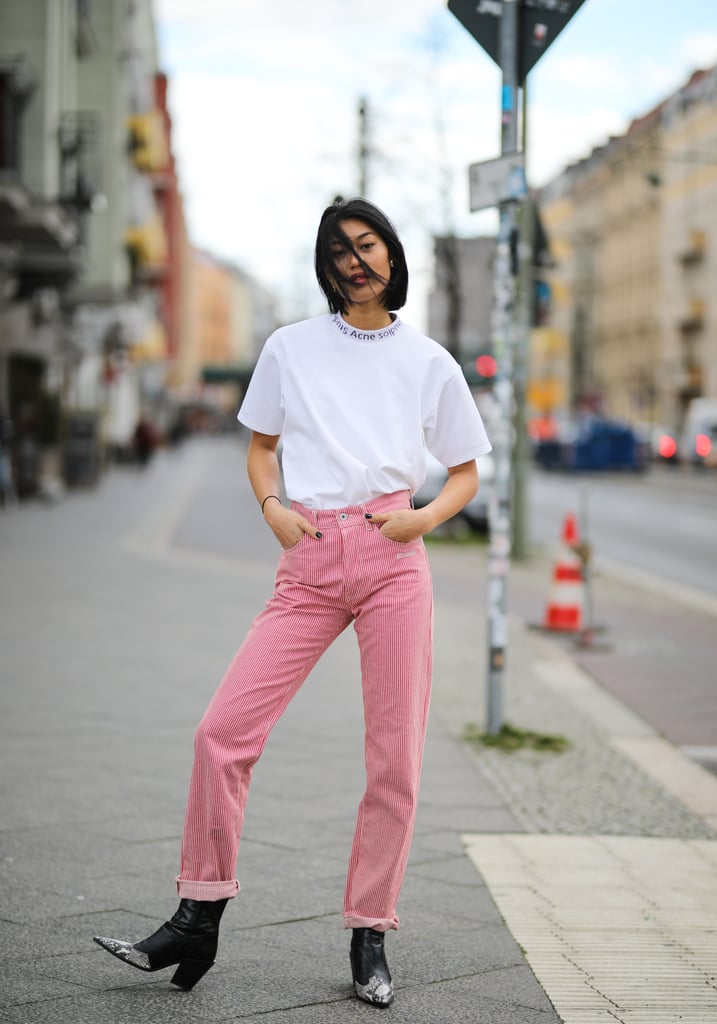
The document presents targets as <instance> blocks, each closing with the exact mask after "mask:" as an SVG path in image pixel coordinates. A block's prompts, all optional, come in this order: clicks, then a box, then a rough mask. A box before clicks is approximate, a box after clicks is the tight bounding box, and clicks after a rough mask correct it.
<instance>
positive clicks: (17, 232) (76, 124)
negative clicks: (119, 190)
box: [0, 0, 100, 496]
mask: <svg viewBox="0 0 717 1024" xmlns="http://www.w3.org/2000/svg"><path fill="white" fill-rule="evenodd" d="M95 49H96V39H95V37H94V33H93V31H92V26H91V24H90V23H89V20H88V18H87V17H86V13H85V12H84V11H83V10H81V9H80V7H79V5H78V4H76V3H75V2H73V0H23V2H18V3H15V2H5V3H3V4H2V5H0V417H2V419H3V420H4V421H7V422H8V423H11V424H12V427H11V429H7V428H5V429H4V433H5V434H6V436H7V437H8V440H9V445H10V450H11V457H12V468H13V475H14V478H15V486H16V490H17V491H18V493H19V494H20V495H21V496H22V495H24V494H28V493H32V492H33V490H34V489H35V487H36V486H37V481H38V479H39V477H40V474H41V472H42V461H43V452H44V451H45V450H46V449H48V448H52V446H53V442H54V441H56V439H57V433H58V430H59V417H60V401H59V395H60V394H61V391H62V387H63V383H64V371H65V367H66V364H67V344H68V342H67V335H66V331H65V322H64V317H63V314H62V309H61V297H62V295H63V294H64V293H65V292H66V290H67V289H68V288H69V287H70V285H71V284H72V282H73V281H74V280H75V279H76V278H77V276H78V274H79V273H80V272H81V271H82V268H83V266H84V264H85V259H86V238H87V221H88V218H89V215H90V211H91V209H92V205H93V202H94V201H95V197H96V196H97V195H98V193H99V190H100V182H99V174H98V172H99V153H98V149H97V129H98V125H97V122H96V120H94V119H93V118H92V117H91V116H88V115H86V114H83V112H82V106H81V101H80V86H79V78H80V68H81V65H82V63H83V61H85V60H87V59H89V58H90V56H91V55H92V53H93V52H94V51H95Z"/></svg>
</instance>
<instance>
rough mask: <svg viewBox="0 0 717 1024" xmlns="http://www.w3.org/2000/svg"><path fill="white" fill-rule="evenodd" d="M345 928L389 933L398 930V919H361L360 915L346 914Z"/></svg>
mask: <svg viewBox="0 0 717 1024" xmlns="http://www.w3.org/2000/svg"><path fill="white" fill-rule="evenodd" d="M344 928H373V930H374V931H375V932H389V931H391V930H392V929H397V928H398V918H397V917H391V918H386V917H359V915H358V914H344Z"/></svg>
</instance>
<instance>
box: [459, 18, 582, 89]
mask: <svg viewBox="0 0 717 1024" xmlns="http://www.w3.org/2000/svg"><path fill="white" fill-rule="evenodd" d="M511 2H514V3H515V4H516V5H517V7H518V17H519V30H518V31H519V38H520V45H519V48H518V84H519V85H522V84H523V82H524V81H525V78H526V76H527V74H528V72H529V71H530V69H531V68H532V67H533V66H534V65H535V64H537V62H538V61H539V60H540V58H541V57H542V55H543V54H544V53H545V51H546V50H547V49H548V47H549V46H550V44H551V43H552V42H554V41H555V39H557V37H558V35H559V34H560V33H561V32H562V30H563V29H564V28H565V26H566V25H567V23H568V22H569V21H570V19H571V18H572V16H573V15H574V14H575V12H576V11H577V10H578V8H579V7H581V6H582V5H583V3H584V2H585V0H511ZM448 10H449V11H450V12H451V14H453V15H455V17H456V18H458V20H459V21H460V23H461V25H463V27H464V28H465V29H467V30H468V31H469V32H470V34H471V35H472V36H473V38H474V39H475V40H476V41H477V42H479V43H480V45H481V46H482V47H483V49H484V50H485V51H486V53H487V54H488V56H489V57H491V58H492V59H493V60H494V61H495V62H496V64H500V19H501V18H502V16H503V0H448Z"/></svg>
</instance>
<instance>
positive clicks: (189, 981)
mask: <svg viewBox="0 0 717 1024" xmlns="http://www.w3.org/2000/svg"><path fill="white" fill-rule="evenodd" d="M215 962H216V961H214V960H209V961H207V960H182V961H180V964H179V967H178V968H177V970H176V971H175V972H174V976H173V978H172V984H173V985H176V986H177V987H178V988H183V989H184V991H185V992H189V991H190V990H191V989H193V988H194V986H195V985H196V984H197V982H198V981H201V979H202V978H203V977H204V975H205V974H206V973H207V971H208V970H209V968H210V967H213V966H214V964H215Z"/></svg>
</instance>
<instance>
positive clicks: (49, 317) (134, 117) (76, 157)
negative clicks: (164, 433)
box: [0, 0, 276, 495]
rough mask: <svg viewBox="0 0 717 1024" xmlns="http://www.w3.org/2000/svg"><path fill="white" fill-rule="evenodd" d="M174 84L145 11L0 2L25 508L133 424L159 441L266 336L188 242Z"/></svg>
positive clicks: (4, 385)
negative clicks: (176, 150) (216, 372)
mask: <svg viewBox="0 0 717 1024" xmlns="http://www.w3.org/2000/svg"><path fill="white" fill-rule="evenodd" d="M169 88H170V83H169V82H168V80H167V77H166V75H164V74H163V73H162V71H161V69H160V66H159V57H158V51H157V40H156V32H155V22H154V16H153V9H152V2H151V0H92V2H91V3H90V2H88V0H3V3H2V4H0V420H2V422H0V436H1V437H3V438H4V437H7V438H8V439H9V447H10V449H11V456H12V469H13V476H14V478H15V484H16V489H17V490H18V491H19V492H20V494H21V495H22V494H28V495H29V494H32V493H35V492H36V491H37V490H38V487H39V486H40V484H41V482H42V480H43V479H45V478H48V479H52V478H54V479H57V480H60V479H64V482H66V483H69V484H74V483H86V482H92V481H94V479H96V478H97V475H98V472H99V469H100V467H101V464H102V461H103V459H104V457H105V455H106V454H107V453H109V454H110V455H111V454H112V453H116V454H117V455H120V454H121V453H127V452H128V451H130V450H131V445H132V438H133V432H134V430H135V427H136V425H137V423H138V421H139V419H140V418H141V417H142V416H145V417H146V416H149V417H150V418H151V419H152V421H153V422H154V423H155V425H156V426H158V427H159V428H160V430H164V429H168V428H169V426H170V421H171V419H172V417H173V416H175V415H176V409H177V406H178V404H181V403H182V402H183V401H185V400H186V398H187V396H190V397H192V398H196V397H197V396H198V395H199V396H201V395H204V394H206V386H205V384H204V383H203V378H204V371H205V369H206V367H207V366H210V365H211V366H217V365H219V366H225V367H236V366H237V365H241V366H242V367H246V368H247V369H246V373H247V374H248V372H250V368H251V366H253V362H254V361H255V359H256V354H257V352H258V350H259V348H260V346H261V343H262V342H263V341H264V340H265V338H266V337H267V336H268V334H269V333H271V330H273V329H274V327H275V326H276V324H275V319H274V315H273V300H272V297H271V296H270V295H268V294H267V293H266V292H265V291H264V290H263V289H262V288H261V287H260V286H258V285H257V284H256V282H254V281H253V280H252V278H250V277H249V276H248V275H246V274H244V273H242V272H241V271H239V270H238V269H236V268H230V267H229V265H227V264H221V263H220V261H217V260H213V259H212V258H211V257H209V256H206V255H205V256H204V257H202V258H201V259H200V258H198V257H197V253H196V251H195V250H194V249H193V247H192V245H191V243H190V240H189V237H188V231H187V226H186V223H185V214H184V204H183V199H182V194H181V189H180V183H179V177H178V173H177V168H176V165H175V160H174V156H173V152H172V121H171V117H170V113H169V108H168V90H169ZM209 264H213V270H212V272H211V273H209V272H208V271H207V267H208V265H209ZM220 279H221V284H220ZM210 397H211V395H210ZM6 424H7V425H8V428H7V429H6Z"/></svg>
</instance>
